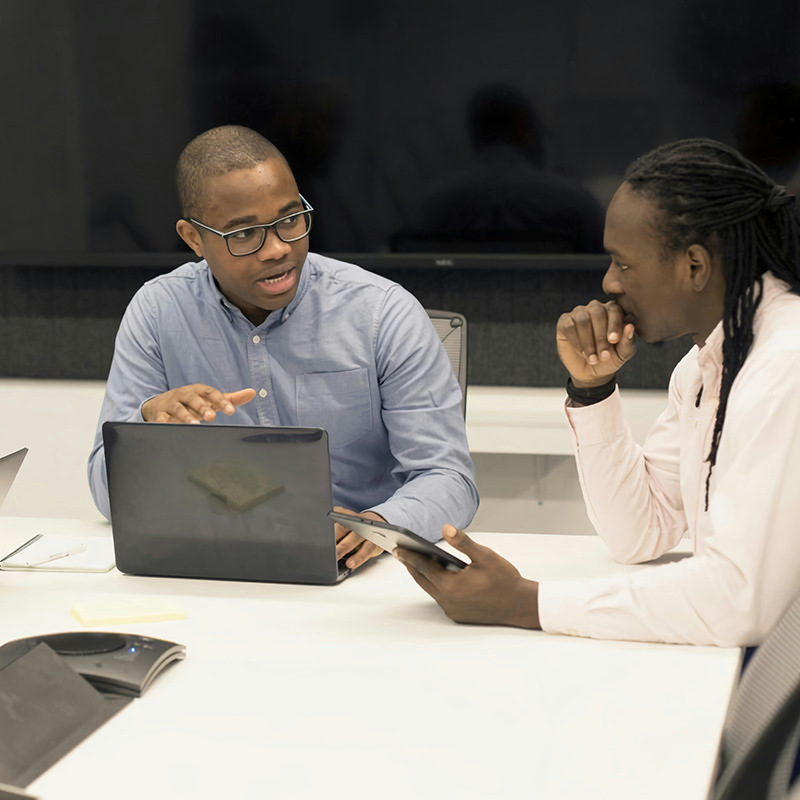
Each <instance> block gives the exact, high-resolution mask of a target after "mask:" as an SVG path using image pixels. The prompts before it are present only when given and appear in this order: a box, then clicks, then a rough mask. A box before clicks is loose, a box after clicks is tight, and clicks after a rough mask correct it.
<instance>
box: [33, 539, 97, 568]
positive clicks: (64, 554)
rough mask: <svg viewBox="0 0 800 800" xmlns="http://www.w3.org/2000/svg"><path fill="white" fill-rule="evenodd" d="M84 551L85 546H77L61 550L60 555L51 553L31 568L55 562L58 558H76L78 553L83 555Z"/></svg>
mask: <svg viewBox="0 0 800 800" xmlns="http://www.w3.org/2000/svg"><path fill="white" fill-rule="evenodd" d="M85 551H86V545H85V544H79V545H77V546H76V547H71V548H70V549H69V550H62V551H61V552H60V553H51V554H50V555H49V556H48V557H47V558H43V559H42V560H41V561H37V562H36V563H35V564H31V565H30V566H31V567H38V566H41V565H42V564H49V563H50V562H51V561H56V560H57V559H59V558H66V557H67V556H76V555H78V553H83V552H85Z"/></svg>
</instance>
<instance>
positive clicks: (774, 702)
mask: <svg viewBox="0 0 800 800" xmlns="http://www.w3.org/2000/svg"><path fill="white" fill-rule="evenodd" d="M799 743H800V596H798V597H797V598H795V600H794V601H793V602H792V604H791V605H790V606H789V609H788V610H787V611H786V612H785V613H784V615H783V616H782V617H781V619H780V620H779V621H778V623H777V624H776V625H775V627H774V628H773V629H772V630H771V631H770V633H769V634H768V635H767V638H766V639H765V640H764V643H763V644H762V645H761V646H760V647H759V648H758V650H756V652H755V654H754V655H753V657H752V658H751V659H750V662H749V663H748V665H747V667H746V668H745V670H744V673H743V675H742V677H741V679H740V681H739V685H738V687H737V688H736V690H735V692H734V695H733V697H732V699H731V703H730V706H729V707H728V714H727V716H726V718H725V724H724V726H723V729H722V737H721V741H720V748H719V754H718V757H717V760H718V765H719V769H718V772H717V777H716V780H715V782H714V785H713V786H712V788H711V791H710V793H709V800H785V798H787V797H788V795H789V780H790V778H791V774H792V767H793V765H794V759H795V754H796V753H797V748H798V744H799ZM795 789H797V787H795ZM796 795H797V792H794V793H793V795H792V796H793V797H794V796H796Z"/></svg>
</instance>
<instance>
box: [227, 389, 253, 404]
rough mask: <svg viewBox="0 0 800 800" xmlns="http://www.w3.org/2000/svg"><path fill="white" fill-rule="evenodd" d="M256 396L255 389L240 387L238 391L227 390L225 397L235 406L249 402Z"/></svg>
mask: <svg viewBox="0 0 800 800" xmlns="http://www.w3.org/2000/svg"><path fill="white" fill-rule="evenodd" d="M255 396H256V390H255V389H239V391H238V392H225V397H227V398H228V400H230V401H231V403H233V404H234V405H235V406H241V405H244V404H245V403H249V402H250V401H251V400H252V399H253V398H254V397H255Z"/></svg>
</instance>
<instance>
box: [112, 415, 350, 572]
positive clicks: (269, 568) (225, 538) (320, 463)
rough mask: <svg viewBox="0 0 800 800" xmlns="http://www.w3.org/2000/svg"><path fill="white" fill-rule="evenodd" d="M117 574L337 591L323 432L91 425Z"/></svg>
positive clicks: (149, 424) (147, 424)
mask: <svg viewBox="0 0 800 800" xmlns="http://www.w3.org/2000/svg"><path fill="white" fill-rule="evenodd" d="M103 441H104V444H105V453H106V469H107V472H108V488H109V497H110V502H111V527H112V532H113V536H114V550H115V554H116V563H117V567H118V569H120V570H121V571H122V572H129V573H133V574H136V575H160V576H173V577H185V578H215V579H217V578H221V579H231V580H247V581H276V582H287V583H322V584H332V583H338V582H339V581H340V580H342V579H343V578H345V577H347V575H349V570H347V569H346V568H343V566H342V565H340V564H339V563H338V562H337V560H336V541H335V538H334V527H333V523H332V522H331V520H330V519H328V516H327V514H328V511H330V509H331V505H332V500H331V475H330V458H329V455H328V434H327V433H326V432H325V431H324V430H322V429H320V428H268V427H263V426H250V425H208V424H203V425H171V424H167V423H154V422H144V423H143V422H106V423H105V424H104V425H103Z"/></svg>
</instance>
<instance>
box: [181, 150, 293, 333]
mask: <svg viewBox="0 0 800 800" xmlns="http://www.w3.org/2000/svg"><path fill="white" fill-rule="evenodd" d="M203 195H204V199H203V212H202V217H201V218H200V219H199V220H198V221H199V222H202V223H203V224H204V225H208V226H209V227H211V228H215V229H216V230H218V231H224V232H226V233H227V232H228V231H233V230H236V229H237V228H244V227H246V226H248V225H258V224H260V223H267V222H274V221H275V220H276V219H280V218H281V217H285V216H287V215H288V214H292V213H294V212H297V211H302V210H303V208H304V207H303V203H302V201H301V200H300V194H299V192H298V191H297V184H296V183H295V181H294V176H293V175H292V172H291V170H290V169H289V167H288V165H287V164H286V162H285V161H283V159H281V158H278V157H275V158H269V159H267V160H266V161H262V162H261V163H260V164H257V165H256V166H254V167H253V168H252V169H243V170H236V171H234V172H229V173H227V174H225V175H219V176H217V177H213V178H208V179H206V181H205V185H204V187H203ZM178 233H179V234H180V235H181V237H182V238H183V239H184V241H186V243H187V244H188V245H189V246H190V247H191V248H192V250H194V251H195V253H196V254H197V255H198V256H200V257H201V258H204V259H205V260H206V261H207V262H208V265H209V267H210V268H211V272H212V274H213V275H214V278H215V279H216V281H217V284H218V285H219V288H220V291H221V292H222V293H223V294H224V295H225V297H227V298H228V300H230V301H231V303H233V304H234V305H235V306H237V307H238V308H240V309H241V311H242V313H243V314H244V315H245V316H246V317H247V318H248V319H249V320H250V321H251V322H253V324H255V325H260V324H261V323H262V322H263V321H264V320H265V319H266V318H267V315H268V314H269V312H270V311H275V310H277V309H280V308H285V307H286V306H287V305H289V303H291V302H292V300H293V299H294V296H295V293H296V292H297V286H298V282H299V280H300V272H301V271H302V269H303V264H304V263H305V260H306V256H307V255H308V237H305V238H304V239H300V240H299V241H297V242H291V243H287V242H282V241H281V240H280V239H279V238H278V235H277V233H275V230H274V229H270V230H269V231H268V233H267V238H266V241H265V242H264V244H263V246H262V247H261V249H260V250H258V251H257V252H255V253H252V254H250V255H247V256H232V255H231V254H230V253H229V252H228V246H227V244H226V243H225V241H224V240H223V239H222V237H220V236H217V235H216V234H214V233H211V232H210V231H205V230H202V229H201V230H199V231H198V229H197V228H195V227H194V226H192V225H191V224H190V223H188V222H187V221H186V220H181V221H180V222H179V223H178Z"/></svg>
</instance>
